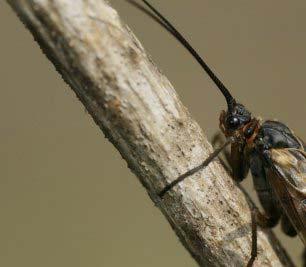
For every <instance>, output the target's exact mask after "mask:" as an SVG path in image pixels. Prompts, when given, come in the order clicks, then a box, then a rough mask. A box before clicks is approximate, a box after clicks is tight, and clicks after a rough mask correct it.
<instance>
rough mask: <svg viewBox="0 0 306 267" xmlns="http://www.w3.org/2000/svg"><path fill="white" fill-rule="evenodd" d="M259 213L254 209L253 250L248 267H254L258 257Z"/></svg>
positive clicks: (252, 217) (252, 216)
mask: <svg viewBox="0 0 306 267" xmlns="http://www.w3.org/2000/svg"><path fill="white" fill-rule="evenodd" d="M257 212H258V210H257V209H256V208H255V207H253V208H252V210H251V223H252V248H251V258H250V259H249V261H248V264H247V267H252V266H253V264H254V261H255V259H256V257H257Z"/></svg>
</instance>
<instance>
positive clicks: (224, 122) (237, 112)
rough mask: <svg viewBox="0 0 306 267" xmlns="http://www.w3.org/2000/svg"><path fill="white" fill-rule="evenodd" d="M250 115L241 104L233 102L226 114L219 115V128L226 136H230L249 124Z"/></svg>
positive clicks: (223, 112)
mask: <svg viewBox="0 0 306 267" xmlns="http://www.w3.org/2000/svg"><path fill="white" fill-rule="evenodd" d="M251 119H252V117H251V113H250V112H249V111H248V110H247V109H246V108H245V106H243V105H242V104H239V103H236V102H234V103H233V104H232V105H228V110H227V112H225V111H222V112H221V114H220V128H221V130H222V131H223V132H224V134H225V135H226V136H230V135H232V134H233V133H234V132H236V131H237V130H239V129H241V128H244V126H245V125H247V124H248V123H250V121H251Z"/></svg>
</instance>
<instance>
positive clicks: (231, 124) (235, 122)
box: [227, 116, 240, 129]
mask: <svg viewBox="0 0 306 267" xmlns="http://www.w3.org/2000/svg"><path fill="white" fill-rule="evenodd" d="M227 123H228V126H229V127H230V128H232V129H236V128H237V127H238V126H239V124H240V121H239V119H238V118H237V117H234V116H232V117H229V118H228V120H227Z"/></svg>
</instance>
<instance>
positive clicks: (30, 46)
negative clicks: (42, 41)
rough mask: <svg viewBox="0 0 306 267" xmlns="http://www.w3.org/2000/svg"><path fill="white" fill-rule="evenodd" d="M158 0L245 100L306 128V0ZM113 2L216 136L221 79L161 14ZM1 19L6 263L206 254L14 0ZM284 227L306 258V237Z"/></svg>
mask: <svg viewBox="0 0 306 267" xmlns="http://www.w3.org/2000/svg"><path fill="white" fill-rule="evenodd" d="M151 2H152V3H153V4H154V5H155V6H156V7H158V8H159V9H160V11H162V13H163V14H164V15H165V16H166V17H167V18H169V19H170V21H172V22H173V23H174V24H175V25H176V26H177V28H178V29H179V30H180V31H181V32H182V33H183V34H184V35H185V36H186V37H187V39H188V40H190V42H191V44H193V46H194V47H195V48H196V49H197V50H198V51H199V53H200V54H201V55H203V56H204V57H205V59H206V60H207V62H208V63H209V64H210V65H211V67H212V68H213V69H214V70H215V71H216V72H217V74H218V75H219V78H221V80H222V81H223V82H224V83H225V84H226V85H227V86H228V87H229V88H230V89H231V91H232V94H233V95H234V96H236V97H237V98H238V100H239V101H241V102H243V103H244V104H245V105H246V106H247V107H249V109H250V110H251V111H253V113H254V114H256V115H260V116H262V117H263V118H270V119H273V118H277V119H279V120H281V121H283V122H285V123H286V124H287V125H288V126H289V127H291V128H292V129H294V131H295V133H297V134H298V135H299V136H301V137H302V138H303V139H304V140H305V139H306V125H305V115H306V112H305V111H306V108H305V97H306V90H305V87H306V86H305V83H306V75H305V69H306V51H305V47H306V33H305V25H306V16H305V10H306V2H305V1H302V0H300V1H298V0H296V1H283V0H281V1H280V0H270V1H244V0H234V1H227V0H222V1H221V0H220V1H213V0H202V1H198V0H189V1H178V0H177V1H174V0H169V1H162V0H151ZM111 3H112V4H113V6H114V7H115V8H116V9H117V10H118V11H119V13H120V14H121V16H122V19H123V20H124V21H125V22H127V23H128V24H129V26H130V27H131V28H132V29H133V31H134V32H135V34H136V35H137V36H138V38H139V39H140V40H141V42H142V43H143V45H144V47H145V48H146V50H147V51H148V52H149V53H150V54H151V56H152V58H153V59H154V61H155V62H156V64H157V65H158V66H159V67H160V68H161V69H162V71H163V72H164V73H165V74H166V75H167V76H168V78H169V79H170V80H171V82H172V83H173V85H174V87H175V88H176V89H177V91H178V93H179V95H180V96H181V98H182V100H183V102H184V104H185V105H186V106H187V107H188V108H189V110H190V112H191V113H192V115H193V117H194V118H195V119H196V120H197V121H198V122H199V124H200V125H201V126H202V128H203V129H204V131H205V133H206V135H207V136H208V137H209V138H211V136H212V135H213V134H214V133H215V132H216V131H217V130H218V116H219V112H220V110H222V109H224V108H225V101H224V100H223V98H222V97H221V95H220V93H219V92H218V91H217V90H216V88H215V86H214V85H213V83H212V82H211V81H210V80H209V78H208V77H207V75H205V74H204V73H203V71H202V70H201V68H200V67H199V66H198V65H197V64H196V63H195V61H194V60H193V59H192V58H191V56H190V55H189V54H188V53H187V52H186V51H185V50H184V49H183V48H182V47H181V46H180V45H179V44H178V43H177V42H176V41H175V40H174V39H173V38H171V37H170V36H169V35H168V34H167V33H166V32H165V31H164V30H163V29H161V28H160V27H159V26H158V25H156V24H155V23H154V22H152V21H151V20H150V19H148V18H147V17H146V16H145V15H143V14H141V13H140V12H139V11H138V10H135V9H134V8H133V7H132V6H130V5H128V4H127V3H126V1H124V0H116V1H115V0H113V1H111ZM0 22H1V23H0V32H1V43H0V47H1V49H0V59H1V61H0V86H1V90H0V121H1V124H0V147H1V150H0V177H1V179H0V211H1V221H0V236H1V238H0V265H1V266H6V267H17V266H23V267H27V266H29V267H40V266H44V267H51V266H59V267H62V266H65V267H70V266H71V267H72V266H73V267H78V266H90V267H94V266H111V267H116V266H122V265H123V266H126V267H127V266H133V267H137V266H148V267H150V266H152V267H153V266H176V267H180V266H182V267H183V266H196V264H195V262H194V261H193V260H192V259H191V257H190V256H189V254H188V253H187V252H186V251H185V249H184V248H183V246H182V245H181V244H180V243H179V241H178V239H177V237H176V236H175V235H174V233H173V232H172V230H171V228H170V226H169V225H168V223H167V222H166V220H165V219H164V217H163V216H162V215H161V213H160V212H159V210H158V209H157V208H155V207H154V205H153V204H152V202H151V201H150V200H149V197H148V196H147V193H146V192H145V190H144V189H143V187H142V186H141V185H140V183H139V182H138V180H137V179H136V177H134V175H133V174H131V173H130V171H129V170H128V168H127V165H126V163H125V162H124V161H123V160H122V159H121V157H120V155H119V153H118V152H117V151H116V150H115V149H114V147H113V146H112V145H111V144H110V143H109V142H108V141H107V140H106V139H105V138H104V136H103V134H102V133H101V132H100V130H99V129H98V127H96V125H95V124H94V122H93V121H92V119H91V118H90V116H89V115H88V114H87V113H86V112H85V110H84V107H83V106H82V105H81V103H80V102H79V101H78V100H77V98H76V97H75V94H74V93H73V92H72V91H71V90H70V88H68V86H67V85H66V84H65V83H64V82H63V80H62V79H61V78H60V76H59V75H58V73H56V71H55V69H54V67H53V66H52V65H51V63H50V62H49V61H48V60H47V59H46V57H45V56H44V55H43V54H42V52H41V50H40V49H39V48H38V46H37V44H35V43H34V41H33V38H32V36H31V35H30V33H29V32H28V31H27V30H26V29H25V28H24V26H23V25H22V24H21V22H20V21H19V20H18V19H17V17H16V15H15V14H14V13H13V12H12V10H11V9H10V8H9V6H8V5H7V4H6V3H5V1H1V2H0ZM101 34H102V33H101ZM247 180H248V181H246V182H244V184H245V186H246V187H247V189H248V191H249V192H250V193H251V194H252V195H253V196H254V190H253V187H252V182H251V179H247ZM277 236H279V238H280V239H281V240H282V241H283V244H284V245H285V246H286V247H287V248H288V251H289V252H290V254H291V255H292V257H293V258H294V260H295V261H296V262H297V263H298V264H299V265H301V262H300V258H301V252H302V243H301V241H300V240H299V239H298V238H295V239H291V238H287V237H285V236H284V234H282V233H281V232H279V231H278V230H277Z"/></svg>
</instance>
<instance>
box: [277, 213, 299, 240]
mask: <svg viewBox="0 0 306 267" xmlns="http://www.w3.org/2000/svg"><path fill="white" fill-rule="evenodd" d="M281 225H282V230H283V232H284V233H285V234H286V235H288V236H292V237H293V236H296V235H297V232H296V230H295V229H294V227H293V225H292V223H291V221H290V220H289V219H288V216H287V215H286V214H285V213H283V215H282V220H281Z"/></svg>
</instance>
